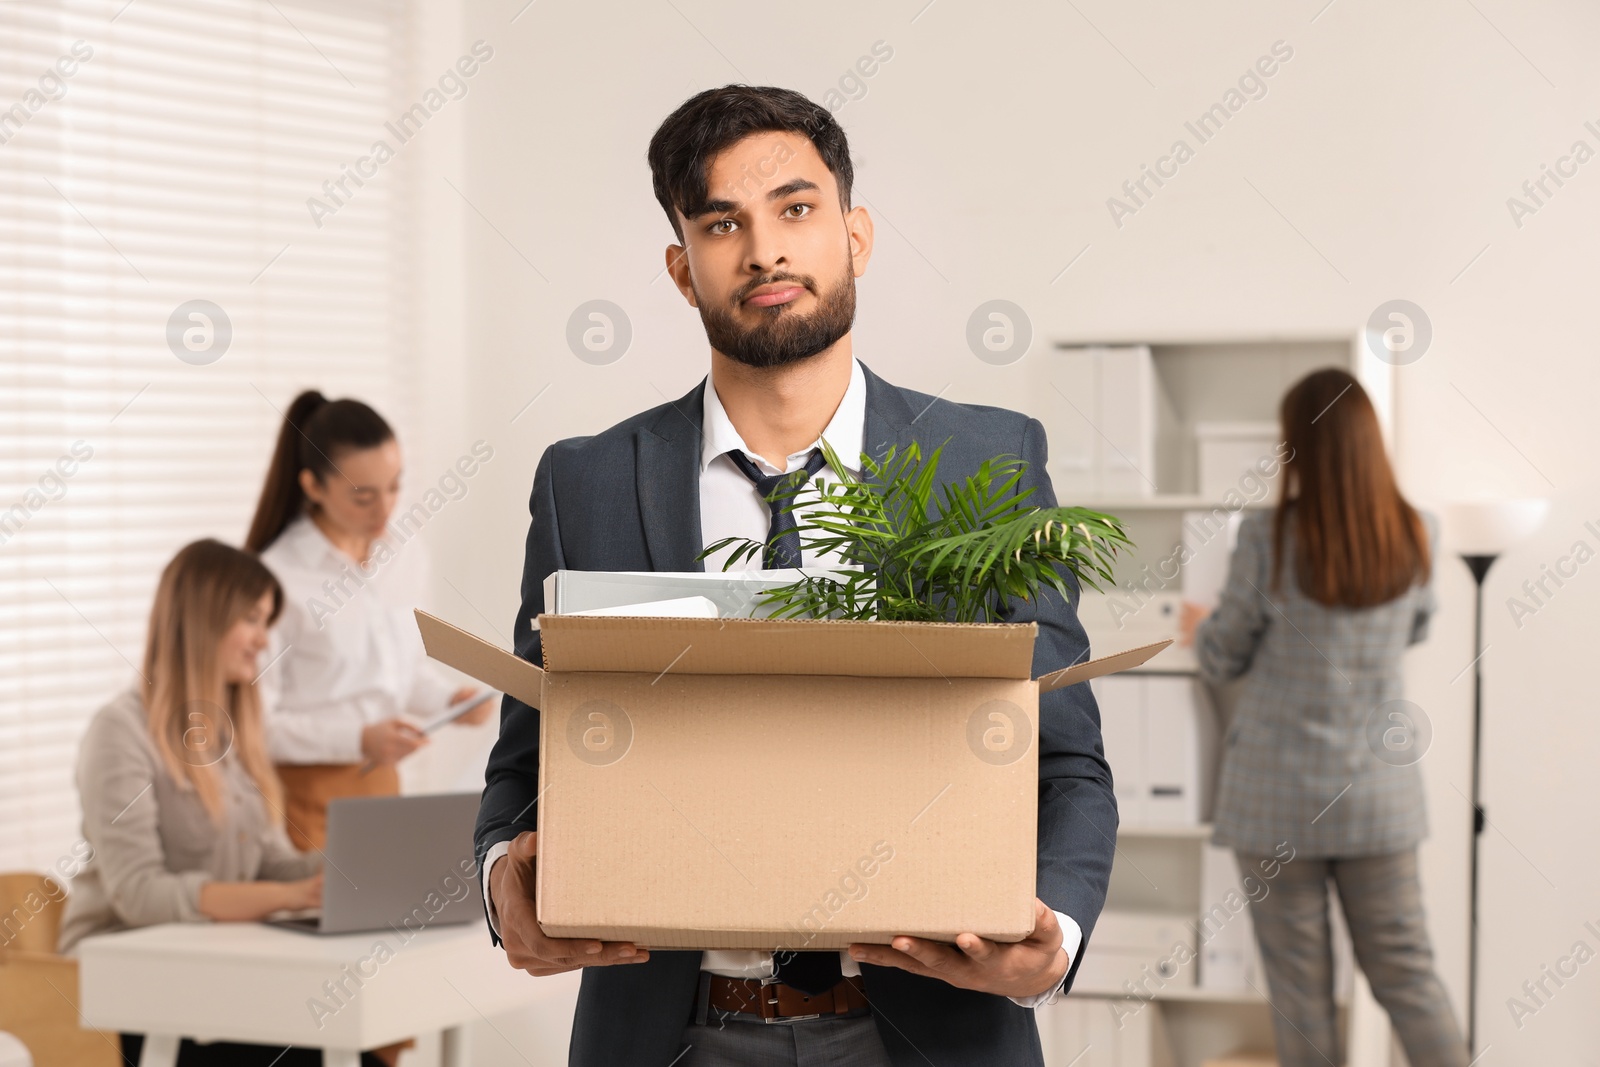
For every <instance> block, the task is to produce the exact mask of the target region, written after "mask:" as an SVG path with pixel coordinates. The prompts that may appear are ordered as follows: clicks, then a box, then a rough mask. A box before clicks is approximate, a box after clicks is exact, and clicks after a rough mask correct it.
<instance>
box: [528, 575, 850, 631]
mask: <svg viewBox="0 0 1600 1067" xmlns="http://www.w3.org/2000/svg"><path fill="white" fill-rule="evenodd" d="M854 573H857V572H856V571H854V570H848V569H817V568H811V569H807V570H799V569H787V570H770V571H762V570H749V571H720V572H718V571H713V572H709V573H708V572H703V571H564V570H563V571H553V572H551V574H550V575H549V576H548V577H547V578H545V580H544V604H545V611H546V612H548V613H549V614H552V615H643V616H651V617H683V618H695V619H764V618H767V617H768V616H770V615H771V614H772V612H773V608H772V606H771V605H768V604H765V603H763V598H762V594H763V593H765V592H767V591H768V590H769V589H776V588H778V587H780V586H785V585H791V584H793V583H794V582H797V581H799V580H800V579H802V578H805V577H808V576H810V577H832V576H836V575H849V574H854ZM538 625H539V623H538V620H537V619H535V620H534V627H535V628H536V629H537V628H538Z"/></svg>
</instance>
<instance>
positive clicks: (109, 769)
mask: <svg viewBox="0 0 1600 1067" xmlns="http://www.w3.org/2000/svg"><path fill="white" fill-rule="evenodd" d="M282 603H283V593H282V590H281V589H280V588H279V586H278V583H277V581H276V580H275V579H274V578H273V577H272V574H271V572H270V571H268V570H267V568H266V567H264V566H262V565H261V562H260V561H259V560H257V559H256V558H255V557H253V556H250V555H248V554H246V553H244V552H241V551H239V550H238V549H236V548H232V547H230V546H228V545H224V544H222V543H221V542H219V541H196V542H195V543H194V544H192V545H189V546H188V547H186V548H184V549H183V550H182V551H181V552H179V553H178V554H177V556H176V557H175V558H174V559H173V560H172V562H171V563H169V564H167V567H166V570H164V571H163V572H162V574H161V582H160V585H159V586H158V587H157V590H156V599H155V605H154V607H153V608H152V609H151V612H150V629H149V637H148V640H147V641H146V643H145V651H144V665H143V671H142V678H141V680H139V681H136V682H135V683H134V685H133V687H132V688H130V689H129V690H127V691H126V692H124V693H123V694H122V695H121V696H119V697H117V698H116V699H115V700H113V701H112V702H111V703H109V704H107V705H106V706H105V707H104V708H101V709H100V711H99V712H98V713H97V714H96V715H95V716H94V718H93V719H92V720H91V721H90V723H89V727H88V729H87V730H86V731H85V732H84V735H83V740H82V742H81V743H80V745H79V750H78V773H77V777H78V792H79V795H80V797H81V799H82V806H83V836H84V840H85V841H87V842H88V843H89V844H90V845H91V846H92V847H93V849H94V862H93V863H90V864H88V865H87V866H85V867H84V869H83V872H82V873H81V874H79V875H78V877H77V878H76V879H74V880H73V883H72V893H71V895H70V896H68V897H67V910H66V915H65V916H64V917H63V919H62V924H61V935H60V941H59V949H60V951H61V952H64V953H65V952H70V951H72V950H73V948H74V947H75V946H76V945H77V943H78V942H79V941H80V940H82V939H83V938H84V937H87V936H88V935H90V934H98V933H107V932H110V931H114V930H124V929H129V928H132V927H138V926H152V925H155V924H157V923H170V922H208V921H210V922H249V921H253V920H257V919H264V918H266V917H267V916H268V915H270V914H272V913H273V912H276V911H281V910H286V909H288V910H298V909H301V908H313V907H316V906H317V905H318V904H320V903H321V901H322V869H321V868H322V858H321V857H320V856H316V855H307V854H305V853H302V852H298V851H296V850H295V849H294V848H293V847H292V846H291V845H290V844H289V841H288V838H287V837H286V836H285V835H284V831H283V823H282V815H281V800H280V795H279V793H280V789H279V785H278V780H277V778H276V777H275V776H274V775H273V773H272V761H271V759H270V757H269V756H268V754H267V745H266V739H265V737H264V736H263V730H262V721H261V706H260V703H259V700H258V697H257V694H256V688H255V686H254V685H253V684H252V681H253V679H254V678H255V676H256V673H257V671H258V670H259V667H258V657H259V655H260V653H261V650H262V649H264V648H265V647H266V645H267V633H268V628H269V627H270V626H271V625H272V623H273V620H274V619H276V618H277V617H278V613H279V610H280V608H281V607H282ZM143 1044H144V1038H143V1037H142V1036H141V1035H137V1034H123V1035H122V1048H121V1052H122V1055H123V1058H124V1059H125V1060H127V1061H128V1062H131V1063H137V1062H139V1056H140V1051H141V1049H142V1048H143ZM321 1062H322V1054H321V1053H320V1052H317V1051H314V1050H307V1049H284V1048H282V1047H278V1048H270V1047H264V1046H254V1045H238V1044H233V1043H227V1042H218V1043H215V1044H209V1045H197V1044H195V1043H193V1042H190V1041H185V1042H183V1044H182V1047H181V1048H180V1050H179V1055H178V1063H179V1065H180V1067H200V1065H211V1064H216V1065H222V1067H237V1065H245V1067H249V1065H252V1064H254V1065H259V1067H266V1065H268V1064H273V1063H276V1064H278V1065H280V1067H283V1065H293V1067H312V1065H315V1064H318V1063H321ZM379 1062H380V1061H378V1060H375V1059H371V1058H370V1056H363V1063H370V1064H374V1065H376V1064H377V1063H379Z"/></svg>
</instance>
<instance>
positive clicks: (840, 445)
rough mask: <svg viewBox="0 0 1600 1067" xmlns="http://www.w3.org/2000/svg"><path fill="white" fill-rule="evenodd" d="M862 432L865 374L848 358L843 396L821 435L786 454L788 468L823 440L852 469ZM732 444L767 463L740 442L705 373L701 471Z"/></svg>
mask: <svg viewBox="0 0 1600 1067" xmlns="http://www.w3.org/2000/svg"><path fill="white" fill-rule="evenodd" d="M866 433H867V376H866V374H865V373H863V372H862V370H861V361H860V360H857V359H852V360H851V361H850V384H849V385H848V386H846V387H845V391H844V396H843V397H842V398H841V399H840V401H839V406H838V408H837V409H835V410H834V413H833V418H832V419H830V420H828V425H827V427H826V428H824V429H823V431H822V436H821V437H819V438H818V439H817V440H816V441H813V442H812V443H811V444H809V445H807V446H806V447H805V448H803V449H801V450H800V451H799V452H796V453H794V454H792V455H790V456H789V470H796V469H798V468H800V467H803V466H805V461H806V457H807V456H809V455H810V454H811V450H812V449H813V448H815V447H817V445H818V444H820V443H821V442H822V441H823V440H826V441H827V442H828V444H829V445H830V446H832V448H833V450H834V451H835V452H837V453H838V454H839V458H840V459H841V460H843V461H845V463H846V464H848V465H849V466H850V469H851V470H852V471H856V469H857V468H856V464H857V463H859V457H860V455H861V450H862V442H863V440H864V439H865V437H866ZM736 448H737V449H739V450H740V451H742V452H743V453H744V454H745V455H747V456H749V457H750V459H751V460H752V461H753V462H755V463H756V464H757V465H759V466H761V467H763V468H767V467H768V464H767V461H766V460H764V459H762V458H761V457H760V456H758V455H756V454H755V453H754V452H752V451H751V450H750V447H749V446H748V445H746V444H745V443H744V438H742V437H740V436H739V431H738V430H736V429H734V426H733V420H731V419H730V418H728V412H727V410H726V409H724V408H723V406H722V400H721V399H720V398H719V397H718V396H717V390H716V387H715V386H713V385H712V384H711V375H709V374H708V375H706V384H705V422H704V425H703V428H702V430H701V434H700V470H701V472H704V471H705V469H706V468H707V467H709V466H710V465H711V461H712V460H714V459H716V458H717V457H718V456H720V455H722V454H723V453H725V452H731V451H733V450H734V449H736ZM852 461H855V462H852Z"/></svg>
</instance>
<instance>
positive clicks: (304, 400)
mask: <svg viewBox="0 0 1600 1067" xmlns="http://www.w3.org/2000/svg"><path fill="white" fill-rule="evenodd" d="M392 440H394V431H393V430H392V429H390V428H389V424H388V423H387V422H385V421H384V420H383V416H382V415H379V414H378V413H377V412H376V411H374V410H372V409H371V408H370V407H368V406H367V405H365V404H363V403H362V402H361V401H359V400H329V399H328V398H327V397H325V396H323V395H322V394H321V393H319V392H317V391H316V390H315V389H308V390H306V391H305V392H303V393H301V394H300V395H299V396H297V397H295V398H294V402H293V403H291V404H290V405H289V410H288V411H287V412H285V413H284V417H283V425H282V426H281V427H279V429H278V443H277V445H276V447H274V448H273V450H272V461H271V463H269V464H268V466H267V480H266V482H265V483H264V484H263V485H262V487H261V499H260V500H259V501H258V502H257V503H256V514H255V518H254V519H253V520H251V523H250V532H249V533H248V534H246V535H245V539H244V547H245V548H247V549H249V550H250V551H251V552H265V551H266V549H267V546H268V545H270V544H272V542H274V541H276V540H277V539H278V535H279V534H281V533H283V531H284V530H285V529H287V528H288V526H289V524H290V523H291V522H293V521H294V520H295V519H296V518H298V517H299V516H300V514H301V512H303V511H305V508H306V494H305V490H304V489H302V488H301V486H300V472H301V471H303V470H309V471H310V472H311V473H312V474H314V475H316V478H317V481H319V482H325V481H327V480H328V475H330V474H333V473H334V472H336V471H337V470H338V469H339V468H338V459H339V456H340V455H342V454H343V453H345V452H359V451H361V450H362V449H367V448H377V447H378V446H379V445H381V444H384V443H386V442H389V441H392Z"/></svg>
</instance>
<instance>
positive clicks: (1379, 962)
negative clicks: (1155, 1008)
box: [1239, 849, 1467, 1067]
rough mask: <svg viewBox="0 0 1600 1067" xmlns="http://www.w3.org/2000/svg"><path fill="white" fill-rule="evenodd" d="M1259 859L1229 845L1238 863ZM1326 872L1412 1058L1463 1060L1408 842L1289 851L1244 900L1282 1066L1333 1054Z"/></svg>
mask: <svg viewBox="0 0 1600 1067" xmlns="http://www.w3.org/2000/svg"><path fill="white" fill-rule="evenodd" d="M1266 862H1268V861H1267V860H1266V859H1265V858H1262V857H1255V856H1249V855H1246V854H1244V853H1240V854H1239V864H1240V868H1241V869H1249V868H1248V867H1247V865H1248V864H1264V863H1266ZM1255 869H1256V870H1265V869H1266V868H1265V867H1264V866H1257V867H1256V868H1255ZM1329 878H1332V879H1333V881H1334V883H1335V884H1336V885H1337V886H1338V887H1339V902H1340V904H1341V905H1342V906H1343V908H1344V915H1345V920H1346V922H1347V923H1348V924H1349V927H1350V939H1351V941H1352V942H1353V943H1354V946H1355V952H1356V962H1357V963H1358V964H1360V966H1361V971H1362V973H1363V974H1365V975H1366V976H1367V981H1368V982H1369V983H1370V984H1371V985H1372V994H1373V996H1374V997H1376V998H1377V1001H1378V1003H1379V1004H1381V1005H1383V1008H1384V1010H1385V1011H1387V1012H1388V1013H1389V1019H1390V1021H1391V1022H1393V1023H1394V1028H1395V1032H1396V1033H1397V1034H1398V1035H1399V1037H1400V1043H1401V1044H1402V1045H1403V1046H1404V1047H1405V1050H1406V1058H1407V1059H1409V1060H1410V1061H1411V1065H1412V1067H1467V1045H1466V1042H1465V1040H1463V1038H1462V1036H1461V1029H1460V1027H1458V1026H1457V1025H1456V1018H1455V1014H1454V1013H1453V1012H1452V1011H1451V1008H1450V1002H1449V1000H1448V999H1446V997H1445V992H1444V986H1443V985H1442V984H1440V982H1439V977H1438V975H1437V974H1435V973H1434V970H1433V948H1432V946H1431V944H1430V943H1429V941H1428V930H1427V927H1426V926H1425V925H1424V923H1423V915H1422V888H1421V884H1420V882H1419V881H1418V880H1417V852H1416V849H1407V850H1406V851H1404V852H1390V853H1386V854H1383V855H1377V856H1360V857H1356V858H1352V859H1316V858H1312V857H1309V856H1307V857H1302V858H1298V859H1295V860H1294V861H1293V862H1291V863H1286V864H1283V866H1282V870H1281V871H1280V873H1279V875H1278V877H1277V878H1276V879H1274V880H1273V881H1272V882H1271V891H1270V892H1269V893H1268V894H1267V895H1266V896H1265V897H1263V898H1262V899H1261V900H1260V901H1259V902H1256V901H1251V904H1250V915H1251V918H1252V920H1253V921H1254V923H1255V928H1256V939H1257V941H1258V942H1259V943H1260V945H1261V961H1262V963H1263V964H1265V966H1266V969H1267V985H1268V994H1269V996H1270V997H1271V999H1272V1008H1273V1013H1272V1028H1273V1035H1274V1037H1275V1039H1276V1042H1277V1046H1278V1062H1279V1063H1280V1064H1281V1065H1282V1067H1333V1065H1336V1064H1339V1063H1342V1062H1343V1060H1341V1059H1340V1057H1339V1047H1338V1044H1339V1042H1338V1030H1337V1028H1336V1026H1335V1024H1334V1004H1333V946H1332V942H1331V940H1330V934H1329V927H1328V879H1329Z"/></svg>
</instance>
